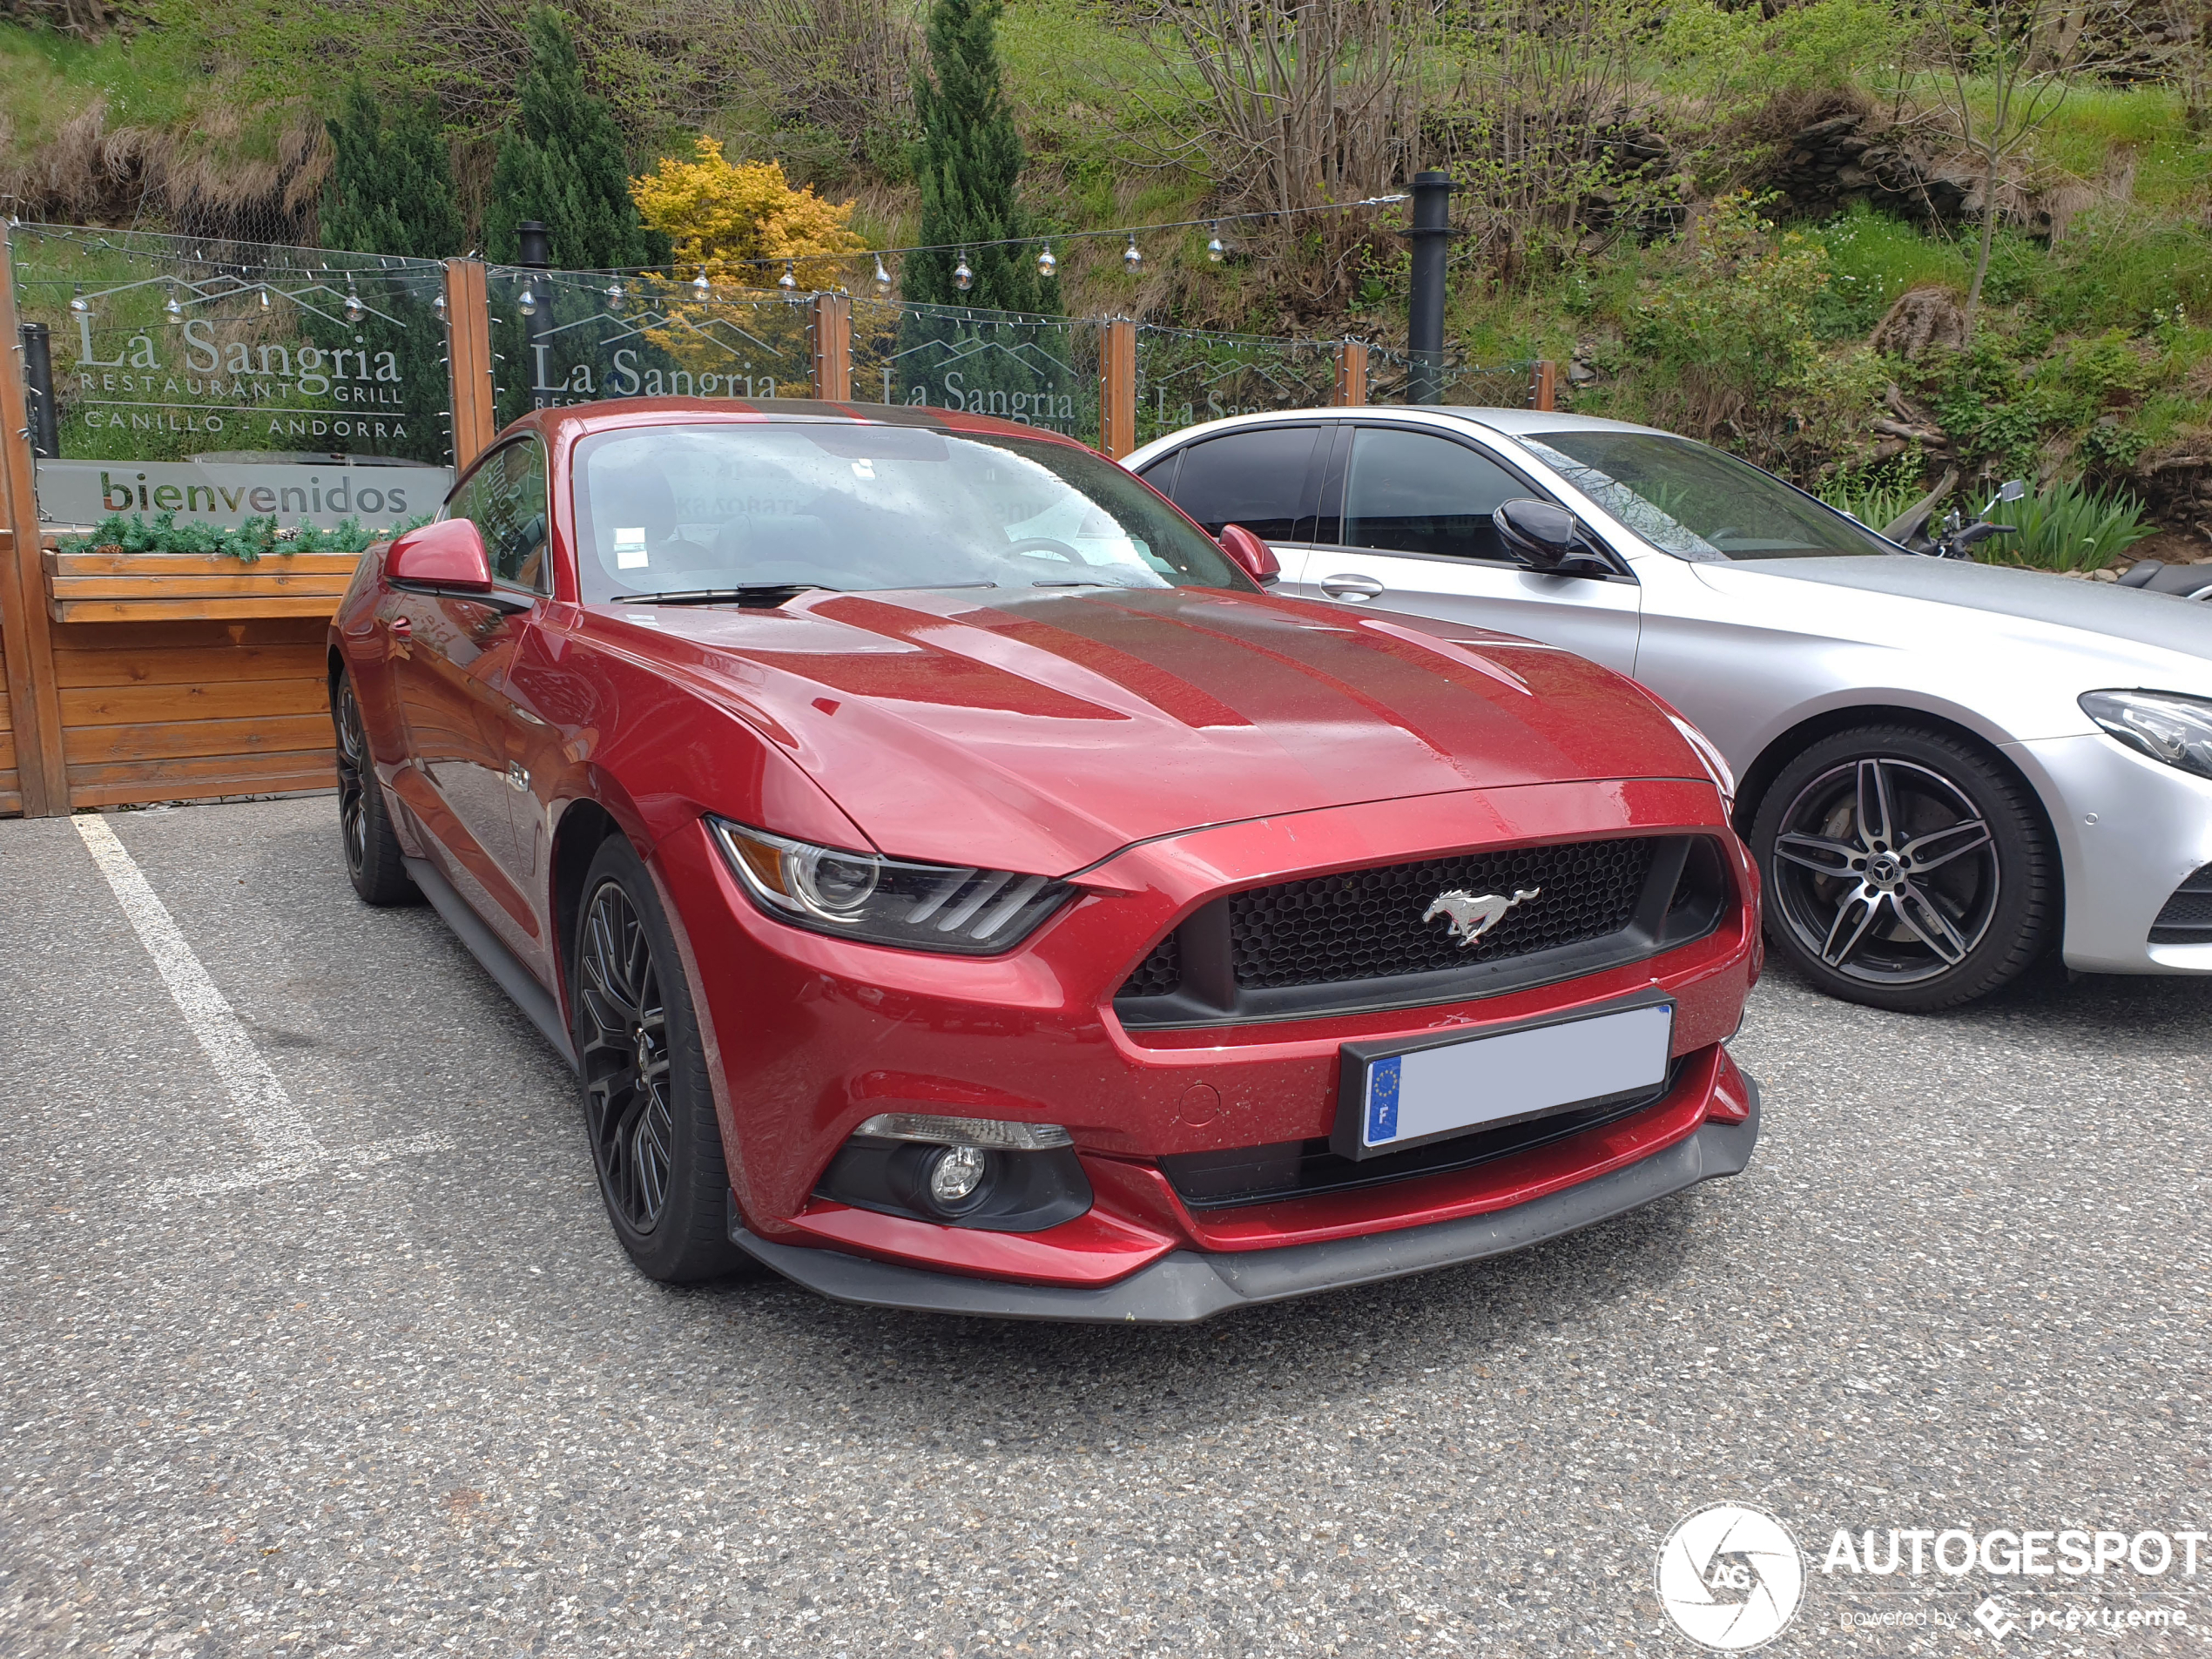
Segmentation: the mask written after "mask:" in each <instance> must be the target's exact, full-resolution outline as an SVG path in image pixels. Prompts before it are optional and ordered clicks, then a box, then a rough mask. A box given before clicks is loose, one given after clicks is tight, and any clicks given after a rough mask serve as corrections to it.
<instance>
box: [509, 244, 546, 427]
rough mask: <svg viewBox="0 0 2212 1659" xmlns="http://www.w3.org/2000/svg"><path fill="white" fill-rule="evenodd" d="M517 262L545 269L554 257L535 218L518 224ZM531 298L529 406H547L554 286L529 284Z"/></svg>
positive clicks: (526, 330)
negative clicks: (533, 304) (534, 303)
mask: <svg viewBox="0 0 2212 1659" xmlns="http://www.w3.org/2000/svg"><path fill="white" fill-rule="evenodd" d="M515 238H516V261H515V262H516V264H518V265H522V266H528V267H529V269H531V270H533V271H543V270H544V269H545V268H546V267H547V266H548V265H549V264H550V263H551V260H552V248H551V239H550V238H549V237H548V236H547V235H546V233H545V226H543V225H542V224H540V223H539V222H538V221H537V220H536V219H524V220H523V222H522V223H521V224H519V225H517V226H516V227H515ZM530 288H531V294H530V297H531V299H532V300H536V305H535V306H534V307H532V309H531V310H530V312H529V314H528V315H526V316H525V317H524V318H523V340H524V341H527V342H528V346H529V354H530V407H531V408H534V409H542V408H547V407H548V406H549V405H550V404H551V402H552V401H553V392H552V389H551V388H550V387H548V386H547V385H546V383H545V376H546V373H547V370H548V368H549V361H548V360H549V359H550V357H551V355H552V347H550V346H549V345H548V344H546V342H547V341H549V340H550V339H551V338H552V334H553V287H552V285H551V284H550V283H548V282H535V281H534V282H532V283H531V284H530Z"/></svg>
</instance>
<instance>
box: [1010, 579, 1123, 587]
mask: <svg viewBox="0 0 2212 1659" xmlns="http://www.w3.org/2000/svg"><path fill="white" fill-rule="evenodd" d="M1029 585H1030V586H1031V587H1033V588H1133V587H1135V586H1136V583H1134V582H1101V581H1099V580H1098V579H1097V578H1096V577H1091V578H1089V580H1083V579H1081V578H1078V577H1049V578H1048V579H1046V580H1045V581H1042V582H1032V583H1029Z"/></svg>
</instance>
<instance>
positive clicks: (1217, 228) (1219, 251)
mask: <svg viewBox="0 0 2212 1659" xmlns="http://www.w3.org/2000/svg"><path fill="white" fill-rule="evenodd" d="M1228 257H1229V244H1228V243H1226V242H1224V241H1223V240H1222V239H1221V224H1220V221H1219V220H1216V221H1215V223H1214V226H1213V237H1212V239H1211V240H1210V241H1208V242H1207V244H1206V258H1208V259H1209V260H1212V261H1213V262H1214V263H1215V264H1216V265H1219V264H1220V263H1221V262H1222V261H1223V260H1225V259H1227V258H1228Z"/></svg>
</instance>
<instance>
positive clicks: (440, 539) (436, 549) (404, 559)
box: [384, 518, 491, 593]
mask: <svg viewBox="0 0 2212 1659" xmlns="http://www.w3.org/2000/svg"><path fill="white" fill-rule="evenodd" d="M384 579H385V580H386V581H387V582H391V583H397V584H399V585H401V586H403V587H409V588H434V589H442V590H445V591H447V592H449V593H450V592H461V593H475V592H488V591H489V590H490V588H491V556H490V555H489V554H487V553H486V552H485V551H484V538H483V537H482V536H480V535H478V534H477V533H476V527H475V525H474V524H473V523H469V520H467V519H465V518H443V519H440V520H439V521H438V522H437V523H435V524H425V525H423V526H421V528H420V529H411V530H409V531H408V533H407V534H406V535H404V536H401V537H400V539H399V540H398V541H396V542H395V543H392V550H391V551H390V552H389V553H387V554H386V555H385V556H384Z"/></svg>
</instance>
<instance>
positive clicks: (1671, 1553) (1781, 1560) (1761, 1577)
mask: <svg viewBox="0 0 2212 1659" xmlns="http://www.w3.org/2000/svg"><path fill="white" fill-rule="evenodd" d="M1656 1579H1657V1582H1658V1589H1659V1601H1660V1604H1661V1605H1662V1607H1664V1608H1666V1609H1667V1616H1668V1617H1669V1618H1670V1619H1672V1620H1673V1621H1674V1622H1675V1628H1676V1629H1678V1630H1680V1631H1681V1632H1682V1633H1683V1635H1686V1636H1688V1637H1689V1639H1690V1640H1691V1641H1692V1642H1696V1643H1697V1644H1698V1645H1699V1646H1701V1647H1705V1648H1710V1649H1713V1650H1715V1651H1716V1652H1718V1653H1743V1652H1745V1651H1747V1650H1748V1649H1752V1648H1757V1647H1762V1646H1764V1644H1765V1643H1767V1642H1771V1641H1773V1640H1774V1638H1775V1637H1777V1636H1778V1635H1781V1634H1782V1633H1783V1631H1784V1630H1786V1629H1789V1627H1790V1621H1791V1619H1792V1618H1794V1617H1795V1616H1796V1615H1797V1603H1798V1602H1799V1601H1800V1600H1801V1599H1802V1598H1803V1597H1804V1588H1805V1560H1804V1555H1803V1554H1800V1553H1799V1552H1798V1549H1797V1540H1796V1539H1795V1538H1792V1537H1791V1535H1790V1529H1789V1528H1788V1527H1784V1525H1783V1524H1782V1523H1781V1522H1780V1521H1777V1520H1776V1519H1775V1518H1774V1517H1773V1516H1772V1515H1770V1514H1768V1513H1767V1512H1766V1511H1765V1510H1764V1509H1757V1508H1754V1507H1751V1506H1750V1505H1749V1504H1742V1503H1716V1504H1712V1505H1710V1506H1709V1507H1705V1508H1703V1509H1700V1510H1698V1511H1697V1512H1696V1514H1693V1515H1690V1516H1689V1517H1688V1518H1687V1519H1685V1520H1683V1521H1682V1522H1681V1523H1680V1524H1679V1525H1677V1526H1676V1528H1675V1529H1674V1531H1672V1532H1671V1533H1669V1534H1667V1541H1666V1542H1665V1543H1664V1544H1662V1545H1661V1546H1660V1548H1659V1561H1658V1566H1657V1570H1656Z"/></svg>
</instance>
